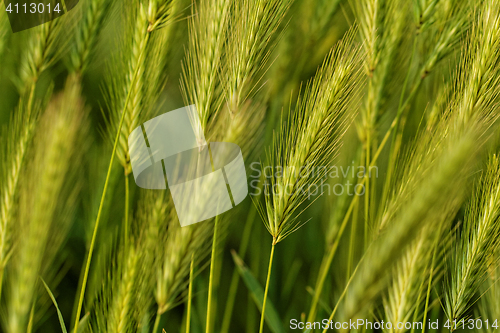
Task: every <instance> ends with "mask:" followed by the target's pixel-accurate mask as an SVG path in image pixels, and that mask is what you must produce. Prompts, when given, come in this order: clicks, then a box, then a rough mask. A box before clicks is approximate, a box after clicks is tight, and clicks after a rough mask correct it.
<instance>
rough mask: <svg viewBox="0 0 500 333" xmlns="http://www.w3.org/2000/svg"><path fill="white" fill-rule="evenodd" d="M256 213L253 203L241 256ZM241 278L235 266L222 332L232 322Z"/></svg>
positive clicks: (242, 242) (245, 250)
mask: <svg viewBox="0 0 500 333" xmlns="http://www.w3.org/2000/svg"><path fill="white" fill-rule="evenodd" d="M256 213H257V210H256V209H255V206H254V205H252V208H251V210H250V213H249V214H248V218H247V222H246V224H245V230H244V231H243V238H242V239H241V243H240V248H239V251H238V255H239V256H240V257H244V256H245V254H246V252H247V248H248V243H249V241H250V236H251V235H252V226H253V222H254V220H255V214H256ZM239 280H240V274H239V273H238V270H237V269H236V268H235V269H234V270H233V276H232V277H231V284H230V287H229V295H228V297H227V301H226V308H225V310H224V317H223V320H222V328H221V333H227V332H229V326H230V324H231V317H232V314H233V308H234V301H235V299H236V292H237V291H238V284H239Z"/></svg>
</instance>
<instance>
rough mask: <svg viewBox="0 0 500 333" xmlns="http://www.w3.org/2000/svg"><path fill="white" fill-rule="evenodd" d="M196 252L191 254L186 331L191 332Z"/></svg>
mask: <svg viewBox="0 0 500 333" xmlns="http://www.w3.org/2000/svg"><path fill="white" fill-rule="evenodd" d="M193 266H194V252H193V253H192V254H191V266H190V267H189V292H188V304H187V315H186V333H189V328H190V326H191V325H190V324H191V302H192V299H193V270H194V267H193Z"/></svg>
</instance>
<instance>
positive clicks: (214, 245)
mask: <svg viewBox="0 0 500 333" xmlns="http://www.w3.org/2000/svg"><path fill="white" fill-rule="evenodd" d="M218 221H219V218H218V217H216V218H215V224H214V237H213V239H212V258H211V259H210V280H209V283H208V302H207V321H206V326H205V332H206V333H210V321H211V318H212V317H211V315H212V297H213V282H214V267H215V257H216V251H215V250H216V248H217V225H218Z"/></svg>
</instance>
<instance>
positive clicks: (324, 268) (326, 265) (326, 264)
mask: <svg viewBox="0 0 500 333" xmlns="http://www.w3.org/2000/svg"><path fill="white" fill-rule="evenodd" d="M394 127H395V121H393V122H392V124H391V127H390V128H389V130H388V131H387V133H386V134H385V136H384V138H383V139H382V142H381V143H380V146H379V148H378V149H377V152H376V153H375V155H374V156H373V161H372V162H371V163H370V165H369V167H372V166H374V165H375V163H376V162H377V159H378V157H379V156H380V153H381V152H382V149H383V148H384V146H385V144H386V143H387V141H388V139H389V136H390V134H391V131H392V129H394ZM367 175H368V173H366V172H365V177H363V180H362V181H361V182H360V183H359V184H361V185H363V184H364V183H365V182H366V181H367V178H368V176H367ZM365 193H366V192H365ZM358 200H359V196H358V195H354V198H353V199H352V201H351V204H350V205H349V208H348V209H347V212H346V215H345V216H344V219H343V220H342V223H341V225H340V229H339V231H338V233H337V235H336V237H335V241H334V243H333V245H332V246H331V247H330V251H329V252H328V255H327V257H326V259H325V260H324V261H323V263H322V264H321V268H320V273H319V276H318V280H317V282H316V288H315V289H314V297H313V301H312V304H311V310H310V311H309V316H308V318H307V321H308V322H313V321H314V317H315V316H316V310H317V306H318V301H319V296H320V295H321V291H322V290H323V286H324V283H325V280H326V276H327V275H328V271H329V270H330V266H331V264H332V260H333V257H334V255H335V252H337V248H338V245H339V243H340V239H341V238H342V235H343V233H344V230H345V227H346V226H347V222H348V221H349V218H350V217H351V213H352V212H353V209H354V207H355V205H356V204H357V202H358Z"/></svg>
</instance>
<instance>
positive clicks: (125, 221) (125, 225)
mask: <svg viewBox="0 0 500 333" xmlns="http://www.w3.org/2000/svg"><path fill="white" fill-rule="evenodd" d="M128 176H129V175H128V174H127V173H125V217H124V218H123V237H124V239H123V243H124V244H125V248H127V246H128V212H129V209H130V208H129V201H130V191H129V179H128Z"/></svg>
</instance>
